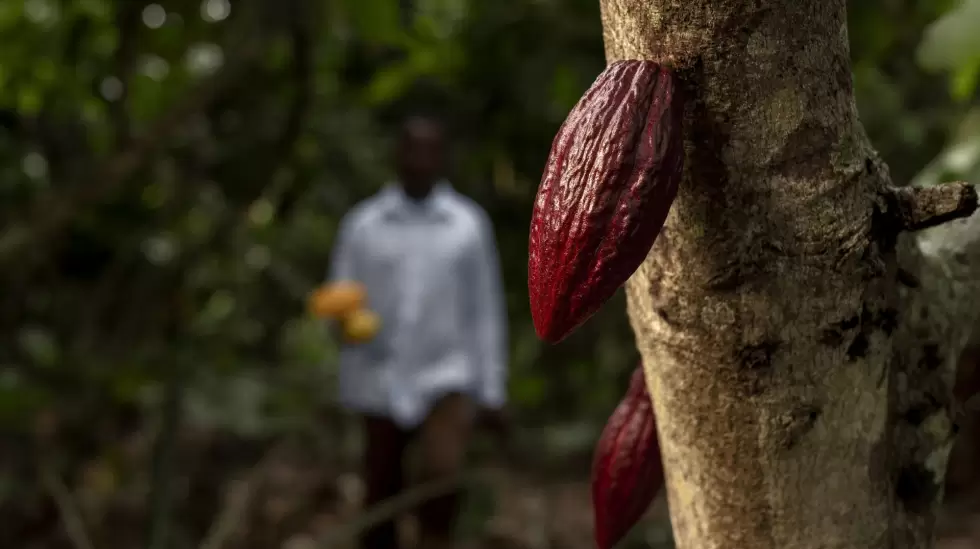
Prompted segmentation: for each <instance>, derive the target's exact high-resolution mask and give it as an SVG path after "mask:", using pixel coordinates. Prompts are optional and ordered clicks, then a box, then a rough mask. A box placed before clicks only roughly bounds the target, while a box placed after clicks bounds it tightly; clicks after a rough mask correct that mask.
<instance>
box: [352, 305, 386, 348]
mask: <svg viewBox="0 0 980 549" xmlns="http://www.w3.org/2000/svg"><path fill="white" fill-rule="evenodd" d="M379 329H381V317H379V316H378V315H377V313H375V312H373V311H369V310H367V309H358V310H356V311H354V312H352V313H350V314H349V315H347V316H345V317H344V320H343V334H344V341H346V342H347V343H352V344H357V343H364V342H366V341H370V340H372V339H374V336H375V335H377V333H378V330H379Z"/></svg>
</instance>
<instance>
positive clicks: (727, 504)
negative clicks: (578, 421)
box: [601, 0, 980, 549]
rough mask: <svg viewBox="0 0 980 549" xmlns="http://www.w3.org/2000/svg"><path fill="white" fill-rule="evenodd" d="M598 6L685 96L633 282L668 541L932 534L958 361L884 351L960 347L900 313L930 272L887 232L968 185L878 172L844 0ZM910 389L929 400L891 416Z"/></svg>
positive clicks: (920, 222) (730, 548) (965, 292)
mask: <svg viewBox="0 0 980 549" xmlns="http://www.w3.org/2000/svg"><path fill="white" fill-rule="evenodd" d="M601 9H602V23H603V32H604V38H605V46H606V57H607V61H609V62H612V61H616V60H619V59H630V58H633V59H650V60H654V61H660V62H664V61H667V62H670V63H671V64H672V65H673V66H674V67H676V70H677V72H678V74H679V75H680V76H681V78H682V79H683V80H684V81H685V86H686V88H687V92H688V93H687V94H686V95H687V97H688V102H687V105H686V107H685V134H686V135H685V140H686V145H685V147H686V157H687V158H686V166H687V168H686V173H685V176H684V180H683V181H682V183H681V186H680V191H679V193H678V195H677V199H676V201H675V202H674V204H673V206H672V210H671V213H670V216H669V217H668V219H667V223H666V225H665V226H664V229H663V231H662V232H661V234H660V236H659V237H658V240H657V242H656V243H655V244H654V246H653V249H652V250H651V251H650V254H649V256H648V257H647V259H646V261H645V263H644V264H643V265H642V266H641V267H640V268H639V270H637V272H636V273H635V274H634V275H633V277H632V278H631V279H630V281H629V282H628V283H627V287H626V290H627V298H628V311H629V316H630V322H631V325H632V326H633V329H634V332H635V333H636V339H637V346H638V348H639V350H640V353H641V354H642V356H643V363H644V365H645V373H646V377H647V381H648V385H649V388H650V392H651V396H652V399H653V402H654V407H655V410H656V415H657V418H658V434H659V436H660V440H661V449H662V454H663V458H664V465H665V469H666V477H667V489H668V497H669V500H670V508H671V520H672V524H673V527H674V536H675V542H676V546H677V547H678V549H737V548H751V549H789V548H792V549H818V548H819V549H827V548H834V549H900V548H908V549H926V548H928V547H930V543H931V539H932V529H933V524H934V522H933V521H932V520H931V517H932V516H933V512H934V510H935V508H936V506H937V505H938V502H939V500H940V499H941V492H942V490H941V487H940V484H937V482H936V480H935V479H936V478H940V479H941V476H940V475H941V472H942V471H943V470H944V468H945V453H944V452H946V450H945V448H946V446H947V443H948V441H949V440H950V436H951V435H950V433H949V427H950V426H951V424H950V422H949V417H948V413H949V408H948V407H946V406H945V404H944V403H945V402H946V400H944V398H945V397H944V395H946V394H947V393H948V392H949V391H951V385H950V384H951V383H952V376H951V372H952V366H951V365H950V363H949V361H945V360H939V361H938V362H935V361H933V362H932V363H931V364H932V367H933V369H934V370H932V371H930V372H931V373H929V374H928V375H927V374H925V373H923V372H924V371H925V369H922V368H920V367H919V366H917V364H916V363H914V362H912V363H909V360H911V359H908V358H906V359H901V357H900V356H899V354H898V353H899V351H900V350H902V351H903V352H906V355H908V356H912V355H913V354H914V356H918V357H925V356H927V355H928V353H927V350H928V347H927V345H929V344H937V345H946V344H949V345H951V346H955V345H957V344H959V343H958V340H957V341H954V339H955V337H954V335H956V334H954V332H955V330H950V329H949V324H948V323H947V322H945V321H944V322H942V323H941V324H942V325H941V326H940V325H939V324H936V322H935V321H934V320H930V321H923V322H922V323H915V322H912V321H910V318H911V315H913V312H912V311H915V314H918V312H919V311H920V309H918V308H916V306H915V303H925V302H926V301H927V300H926V299H925V298H924V297H923V296H926V295H933V294H934V293H935V292H938V291H941V290H942V287H944V286H943V284H944V283H943V282H942V280H941V279H937V278H936V272H938V271H937V267H935V263H934V262H933V260H932V259H929V258H924V257H920V255H921V251H920V250H919V249H918V248H916V247H915V246H910V245H909V243H910V242H911V241H910V240H909V239H910V238H911V236H909V237H904V238H902V239H899V240H896V234H897V233H899V232H901V231H903V230H920V229H923V228H926V227H930V226H933V225H934V224H936V223H941V222H943V221H945V220H946V219H952V218H955V217H962V216H964V215H968V214H969V212H970V211H971V210H972V209H973V208H975V207H976V206H975V192H974V193H973V194H972V197H973V198H972V200H973V205H971V202H970V201H971V191H970V188H969V187H968V186H966V185H964V184H953V185H947V186H942V187H939V188H937V189H936V190H925V189H916V190H900V191H898V192H897V193H896V192H893V191H891V190H890V189H891V188H892V182H891V180H890V177H889V175H888V170H887V167H886V166H884V165H883V164H882V163H881V161H880V160H879V159H878V157H877V154H876V153H875V151H874V150H873V148H872V147H871V144H870V143H869V141H868V139H867V136H866V135H865V132H864V129H863V127H862V126H861V124H860V122H859V119H858V115H857V109H856V106H855V103H854V97H853V94H852V82H851V68H850V53H849V48H848V37H847V25H846V23H847V18H846V11H845V2H844V0H828V1H824V2H799V1H797V0H763V1H760V2H744V1H738V0H601ZM889 193H890V194H889ZM883 194H885V195H888V196H891V197H894V198H895V200H892V201H891V202H890V203H889V202H888V200H886V201H885V206H886V211H885V212H884V213H886V214H892V215H891V219H892V220H893V221H894V223H891V224H890V226H889V227H882V226H881V225H880V223H881V221H882V217H881V216H880V213H882V212H880V208H881V205H882V195H883ZM891 206H895V207H894V208H891ZM886 220H887V218H886ZM883 229H885V230H883ZM927 234H928V231H926V232H924V233H917V234H916V235H915V236H922V237H926V236H927ZM918 242H920V243H921V242H923V241H922V240H921V239H920V240H918ZM896 244H898V245H896ZM943 253H946V251H944V252H943ZM900 254H904V255H905V256H907V257H905V260H903V263H902V267H903V269H904V271H903V272H904V275H900V274H899V268H898V259H899V255H900ZM978 263H980V262H978ZM978 267H980V265H978ZM900 277H901V278H902V279H903V280H913V279H915V280H921V285H920V287H919V288H915V289H913V288H908V287H904V286H901V285H900V284H899V279H900ZM937 285H938V286H937ZM946 287H949V286H946ZM970 292H973V287H972V286H970V285H969V283H967V282H963V283H962V284H959V285H957V286H955V291H954V292H953V293H955V294H956V295H958V296H959V297H960V298H961V299H964V300H965V301H966V302H970V300H971V299H975V297H974V296H972V294H971V293H970ZM947 293H949V292H947ZM978 293H980V292H978ZM930 312H934V311H930ZM964 314H965V313H964ZM927 316H928V315H927ZM956 337H959V336H958V335H956ZM899 340H903V342H902V344H901V345H899V344H898V342H899ZM901 360H905V363H904V365H903V364H902V363H901ZM909 385H911V386H912V387H914V388H915V389H916V391H913V392H908V391H905V387H907V386H909ZM920 397H921V399H922V400H924V401H930V402H931V400H930V399H933V400H937V399H938V402H939V405H938V407H935V408H931V409H924V410H923V412H924V416H923V418H922V421H921V422H919V423H918V424H916V425H911V424H908V423H903V422H902V421H901V420H900V419H897V417H896V415H897V414H899V413H900V412H901V411H908V410H910V409H911V408H912V407H914V405H916V404H918V399H920ZM947 400H948V399H947ZM910 417H911V416H910Z"/></svg>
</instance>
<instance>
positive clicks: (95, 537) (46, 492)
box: [0, 425, 980, 549]
mask: <svg viewBox="0 0 980 549" xmlns="http://www.w3.org/2000/svg"><path fill="white" fill-rule="evenodd" d="M967 427H968V428H967V429H965V431H967V432H971V431H970V430H971V429H976V430H978V431H980V427H978V426H976V425H973V426H967ZM964 434H966V433H964ZM592 436H593V435H592V434H590V432H588V431H587V430H586V431H582V432H580V433H579V434H577V435H575V436H570V435H568V434H565V435H563V437H564V439H565V440H571V439H575V440H577V441H578V442H575V443H574V444H571V445H570V446H573V447H575V448H578V449H577V450H575V451H569V450H568V448H567V447H566V448H565V449H563V450H560V451H558V452H557V453H554V452H551V453H547V452H544V451H541V450H537V448H539V447H546V448H551V449H553V450H554V448H558V447H561V444H560V443H559V442H558V441H557V440H548V441H546V442H544V443H542V442H541V441H540V440H537V443H538V445H539V446H532V448H534V451H532V452H521V454H523V455H525V456H526V457H524V458H514V457H511V458H510V459H509V460H508V461H507V463H506V464H504V463H501V462H497V463H496V464H488V463H490V462H489V461H488V459H487V457H486V456H489V455H493V454H488V453H484V457H483V458H482V459H479V461H480V462H481V463H483V464H485V465H483V466H482V467H481V468H479V469H477V470H476V473H474V474H473V475H471V476H469V477H468V478H467V479H466V481H467V486H468V497H467V503H466V507H465V510H464V513H463V516H462V518H461V524H460V535H461V538H462V540H463V541H462V543H461V546H462V547H461V549H593V542H592V510H591V501H590V487H589V483H588V478H589V458H590V456H589V454H590V451H589V449H588V446H586V445H583V444H581V441H583V440H589V439H590V437H592ZM534 438H540V437H539V436H538V435H535V437H534ZM559 438H561V437H559ZM352 442H354V443H355V444H354V445H356V441H352ZM327 443H328V444H329V445H330V447H329V448H327V449H326V451H324V450H325V449H324V448H322V447H321V448H320V449H317V448H316V446H317V445H315V444H311V443H310V441H309V440H307V441H306V442H295V441H294V442H290V443H286V442H268V441H267V442H251V441H248V442H246V441H241V440H231V439H227V440H226V439H223V438H222V437H216V436H214V435H213V434H206V433H187V434H186V435H185V436H183V437H182V440H181V444H180V452H179V455H178V465H179V467H178V474H177V475H175V477H174V478H173V481H172V487H173V491H174V497H175V506H174V510H175V513H174V523H175V524H176V525H178V526H177V527H176V528H175V529H174V531H173V532H171V537H172V539H173V541H174V543H173V545H172V547H174V549H184V548H188V549H190V548H196V549H280V548H281V549H352V547H353V543H352V541H353V539H354V537H355V535H356V533H357V531H358V530H359V528H362V527H363V526H365V518H364V514H363V513H362V510H361V501H362V496H363V491H364V490H363V486H362V484H361V481H360V479H359V477H358V475H357V474H356V470H355V466H354V461H353V460H352V459H351V453H350V452H349V451H346V450H343V448H340V447H341V446H345V445H344V444H337V443H336V441H327ZM974 446H976V445H974ZM147 448H148V444H147V441H146V437H145V436H142V435H139V436H136V437H134V438H133V439H132V440H129V441H126V442H125V443H123V444H122V445H121V446H120V447H118V448H113V449H110V451H108V452H107V453H105V454H104V455H101V456H99V457H97V458H95V459H89V460H85V461H83V463H84V465H83V466H81V467H73V468H71V469H69V470H66V469H64V468H61V469H59V468H58V467H57V466H56V465H55V464H45V460H43V459H42V460H33V461H32V462H29V463H25V464H23V465H24V466H25V467H26V468H25V469H23V470H22V471H21V472H20V473H17V474H19V475H20V476H21V478H22V479H23V480H25V481H28V482H29V481H30V479H32V478H37V479H38V482H37V484H36V485H35V489H33V490H31V491H30V492H29V493H28V492H25V493H24V495H23V496H20V497H17V498H14V499H7V500H6V502H5V503H4V505H3V506H0V507H2V508H0V547H4V548H6V547H11V548H14V547H16V548H17V549H86V548H91V549H130V548H134V549H135V548H138V547H144V543H143V539H144V536H145V529H146V524H145V517H146V516H147V510H146V502H147V501H148V498H147V495H148V494H147V488H148V487H147V479H146V478H145V467H143V466H142V465H134V464H144V463H146V462H147V461H146V452H147ZM977 455H978V452H977V451H976V448H970V447H960V448H958V449H957V451H956V452H954V460H955V462H954V467H953V468H952V471H951V474H952V475H953V478H954V481H955V482H954V488H955V490H952V491H951V493H952V494H953V495H954V496H955V502H954V503H953V504H951V505H949V506H948V509H947V512H946V514H945V516H944V517H943V521H942V531H943V540H942V541H941V543H940V544H939V545H938V546H937V549H972V548H976V549H980V491H978V490H977V489H976V487H977V486H978V483H977V478H978V476H980V467H978V465H977V464H978V463H980V461H978V460H977ZM8 456H9V454H8ZM344 456H347V457H344ZM8 472H9V470H8ZM376 511H377V510H376ZM369 514H370V513H369ZM402 530H403V533H404V534H405V536H406V538H408V539H407V541H410V540H411V537H412V530H413V527H412V524H411V520H410V519H409V520H403V521H402ZM672 546H673V545H672V541H671V538H670V527H669V521H668V519H667V509H666V504H665V501H664V498H663V495H661V496H660V497H659V498H658V500H657V501H656V502H655V504H654V505H653V506H652V508H651V510H650V512H649V513H648V514H647V516H646V518H645V519H644V521H643V522H642V523H641V524H640V525H639V526H638V527H637V528H635V529H634V531H633V532H632V533H631V535H630V536H629V538H628V539H627V540H625V542H624V543H623V544H622V545H621V546H620V549H632V548H640V547H644V548H647V549H667V548H670V547H672ZM408 547H410V545H408Z"/></svg>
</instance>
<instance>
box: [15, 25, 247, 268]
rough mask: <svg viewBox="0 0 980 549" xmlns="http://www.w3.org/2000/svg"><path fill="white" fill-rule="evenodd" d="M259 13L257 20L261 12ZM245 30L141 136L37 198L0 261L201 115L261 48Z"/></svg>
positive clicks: (115, 182)
mask: <svg viewBox="0 0 980 549" xmlns="http://www.w3.org/2000/svg"><path fill="white" fill-rule="evenodd" d="M257 16H258V18H259V19H260V20H261V16H260V14H258V15H257ZM244 34H245V36H243V37H242V40H241V45H240V46H238V47H236V48H233V49H232V51H238V52H240V53H239V55H237V56H235V57H233V58H232V59H230V60H229V62H228V63H227V64H226V65H225V66H224V67H222V68H221V69H220V70H219V71H218V72H217V73H215V74H214V75H212V76H211V77H209V78H207V79H205V80H204V81H203V82H202V83H201V84H199V85H198V86H195V87H194V89H192V90H191V91H189V92H188V93H187V94H185V95H184V97H183V98H182V99H181V100H180V101H178V102H177V104H176V105H174V106H173V107H172V108H171V109H170V111H169V112H167V113H165V114H163V115H162V116H160V117H159V118H158V119H157V121H156V122H155V123H154V124H153V125H151V126H150V128H149V130H147V131H146V132H145V133H144V134H143V135H140V136H138V137H135V138H133V139H132V140H130V141H129V142H128V143H127V144H126V146H125V147H123V148H122V150H120V151H118V152H116V153H115V154H113V155H111V156H110V157H109V158H107V159H105V160H104V161H102V162H101V164H100V166H99V167H98V168H96V170H95V173H94V174H92V175H90V176H89V177H88V178H86V181H85V182H84V184H82V185H79V186H78V187H76V188H73V189H72V190H71V191H68V192H65V191H62V192H58V191H52V192H50V193H48V194H47V195H45V196H43V197H42V198H41V199H40V200H38V203H37V206H36V208H34V212H33V215H31V216H29V219H30V220H31V221H30V224H29V225H27V226H26V227H12V228H10V229H8V231H7V233H6V234H4V235H3V236H2V237H0V261H4V260H11V259H13V257H14V256H16V255H18V254H20V253H22V252H24V251H25V250H27V249H37V248H38V247H39V245H40V244H41V242H42V241H43V240H45V239H46V238H48V237H50V236H51V235H52V234H54V233H57V232H58V231H60V230H62V229H63V228H64V227H65V226H66V225H67V224H69V223H70V222H71V221H72V220H73V219H74V218H75V217H76V216H77V215H78V213H79V212H80V211H82V210H83V209H84V208H85V207H87V206H91V205H93V204H97V203H99V202H100V201H101V200H104V199H105V198H106V197H107V196H109V195H111V193H112V192H113V191H115V190H116V189H118V188H119V187H120V186H121V185H122V184H123V183H124V182H125V181H126V180H127V179H128V178H129V177H130V176H132V175H133V174H134V173H135V172H136V170H138V169H139V168H140V167H141V166H142V165H143V163H144V161H145V160H146V158H147V157H148V156H149V155H150V154H151V153H153V152H155V151H156V150H158V149H159V148H160V147H161V146H162V145H163V144H164V142H165V141H166V139H167V138H168V137H169V136H170V135H171V134H173V133H174V131H176V129H177V128H179V127H180V126H181V124H182V123H184V122H185V121H187V120H188V119H190V118H191V117H193V116H194V115H195V114H198V113H200V112H201V111H202V110H203V109H205V108H206V107H207V106H208V105H210V104H211V103H212V102H213V101H215V100H216V99H217V98H218V97H219V96H220V95H221V93H222V92H223V91H225V90H226V89H228V88H230V87H232V86H233V85H234V84H235V83H237V82H238V81H239V79H240V78H241V77H242V75H243V74H244V73H245V72H246V71H247V69H248V68H249V67H250V66H251V65H252V63H253V62H254V61H255V60H256V58H257V57H258V56H259V54H260V53H261V52H263V51H264V49H265V48H264V46H265V41H264V40H262V39H259V38H257V36H256V34H260V35H264V33H255V32H252V33H250V32H248V29H247V28H246V32H245V33H244Z"/></svg>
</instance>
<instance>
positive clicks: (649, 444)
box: [592, 367, 664, 549]
mask: <svg viewBox="0 0 980 549" xmlns="http://www.w3.org/2000/svg"><path fill="white" fill-rule="evenodd" d="M663 484H664V472H663V462H662V460H661V457H660V444H659V443H658V441H657V422H656V419H655V417H654V414H653V404H652V402H651V401H650V395H649V393H648V392H647V386H646V380H645V379H644V377H643V369H642V367H639V368H637V369H636V371H635V372H633V377H632V378H631V379H630V386H629V389H628V390H627V392H626V396H625V397H623V400H622V402H620V403H619V406H617V407H616V410H615V411H614V412H613V414H612V416H611V417H610V418H609V421H608V423H606V427H605V428H604V429H603V431H602V435H601V436H600V438H599V444H598V445H597V446H596V452H595V458H594V461H593V464H592V508H593V512H594V514H595V541H596V545H597V546H598V547H599V549H610V548H611V547H612V546H613V545H615V544H616V543H617V542H619V541H620V540H621V539H623V537H624V536H625V535H626V534H627V533H628V532H629V530H630V529H631V528H632V527H633V526H634V525H635V524H636V522H637V521H638V520H640V517H642V516H643V514H644V513H645V512H646V510H647V508H649V507H650V503H651V502H652V501H653V498H654V497H656V495H657V493H658V492H659V491H660V489H661V487H662V486H663Z"/></svg>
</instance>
